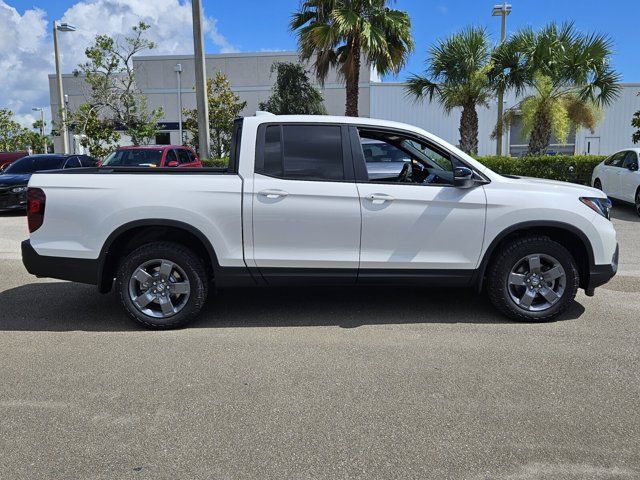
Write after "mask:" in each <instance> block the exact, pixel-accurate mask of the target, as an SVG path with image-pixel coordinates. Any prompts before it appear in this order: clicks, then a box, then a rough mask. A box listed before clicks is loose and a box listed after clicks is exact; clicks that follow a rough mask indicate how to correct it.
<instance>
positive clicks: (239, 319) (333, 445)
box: [0, 207, 640, 480]
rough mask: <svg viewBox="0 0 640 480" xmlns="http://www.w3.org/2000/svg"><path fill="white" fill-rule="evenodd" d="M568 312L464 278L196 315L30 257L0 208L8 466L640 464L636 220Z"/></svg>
mask: <svg viewBox="0 0 640 480" xmlns="http://www.w3.org/2000/svg"><path fill="white" fill-rule="evenodd" d="M614 217H615V218H614V220H613V221H614V223H615V225H616V227H617V229H618V235H619V241H620V245H621V258H620V271H619V274H618V276H617V277H616V278H614V280H613V281H612V282H611V283H609V284H608V285H606V286H605V287H603V288H600V289H598V290H597V292H596V296H595V297H593V298H588V297H586V296H585V295H584V294H583V293H582V292H581V293H580V294H579V296H578V298H577V302H576V303H575V304H574V305H573V307H572V308H571V309H570V310H569V312H568V313H566V314H565V315H564V316H563V317H562V318H561V319H560V320H559V321H556V322H553V323H547V324H518V323H512V322H510V321H507V320H505V319H504V318H503V317H501V316H499V315H498V314H497V313H496V312H495V311H494V310H493V308H492V307H491V306H490V305H489V304H488V302H487V301H486V300H484V299H483V298H482V297H478V296H476V295H475V294H473V293H472V292H465V291H462V292H461V291H425V290H421V289H416V288H397V289H375V290H342V289H323V290H315V289H314V290H305V291H294V290H253V291H248V290H243V291H226V292H219V293H218V294H217V295H216V296H215V297H213V298H211V299H210V300H209V302H208V304H207V306H206V307H205V310H204V312H203V316H202V318H201V319H200V320H199V321H198V322H196V323H195V324H193V325H192V326H190V327H189V328H186V329H184V330H179V331H169V332H153V331H145V330H141V329H139V328H137V327H136V326H135V325H134V324H132V323H130V322H129V321H128V320H127V319H126V318H125V316H124V314H123V313H122V312H121V310H120V307H119V305H118V304H117V302H116V299H115V297H114V296H113V295H106V296H103V295H100V294H98V293H97V292H96V291H95V289H94V288H93V287H90V286H84V285H77V284H72V283H66V282H58V281H54V280H48V279H36V278H33V277H31V276H30V275H28V274H27V273H26V271H25V270H24V268H23V266H22V263H21V261H20V255H19V241H20V240H22V239H23V238H26V236H27V229H26V219H25V217H24V216H20V215H18V216H16V215H1V214H0V478H1V479H35V478H47V479H49V478H51V479H63V478H64V479H71V478H82V479H89V478H91V479H116V478H117V479H120V478H134V479H137V478H140V479H160V478H187V479H200V478H202V479H204V478H215V479H236V478H259V479H284V478H291V479H303V478H310V479H322V478H363V479H364V478H382V479H391V478H434V479H444V478H448V479H518V480H520V479H554V480H555V479H591V478H594V479H600V478H602V479H608V478H621V479H627V478H640V342H639V340H640V333H639V330H640V329H639V326H640V218H638V217H637V216H635V213H634V212H633V210H632V209H631V208H626V207H616V208H615V209H614Z"/></svg>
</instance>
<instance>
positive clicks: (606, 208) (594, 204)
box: [580, 197, 611, 220]
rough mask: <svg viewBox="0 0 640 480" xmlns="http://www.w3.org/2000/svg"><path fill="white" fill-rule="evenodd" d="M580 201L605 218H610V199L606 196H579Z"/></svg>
mask: <svg viewBox="0 0 640 480" xmlns="http://www.w3.org/2000/svg"><path fill="white" fill-rule="evenodd" d="M580 201H581V202H582V203H584V204H585V205H586V206H587V207H589V208H590V209H591V210H593V211H594V212H596V213H599V214H600V215H602V216H603V217H604V218H606V219H607V220H611V200H609V199H608V198H595V197H580Z"/></svg>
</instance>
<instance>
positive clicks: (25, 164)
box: [5, 157, 34, 173]
mask: <svg viewBox="0 0 640 480" xmlns="http://www.w3.org/2000/svg"><path fill="white" fill-rule="evenodd" d="M33 172H34V167H33V160H32V159H31V158H29V157H25V158H21V159H20V160H16V161H15V162H13V163H12V164H11V165H9V166H8V167H7V168H6V169H5V173H33Z"/></svg>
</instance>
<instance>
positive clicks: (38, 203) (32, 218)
mask: <svg viewBox="0 0 640 480" xmlns="http://www.w3.org/2000/svg"><path fill="white" fill-rule="evenodd" d="M46 203H47V196H46V195H45V194H44V192H43V191H42V190H41V189H39V188H31V187H29V188H28V189H27V222H28V223H29V232H30V233H33V232H35V231H36V230H37V229H39V228H40V227H41V226H42V223H43V222H44V206H45V204H46Z"/></svg>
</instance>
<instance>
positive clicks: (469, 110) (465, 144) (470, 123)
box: [459, 103, 478, 155]
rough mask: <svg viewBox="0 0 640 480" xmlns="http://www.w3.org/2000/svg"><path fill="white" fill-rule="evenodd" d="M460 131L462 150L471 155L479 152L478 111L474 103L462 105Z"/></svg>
mask: <svg viewBox="0 0 640 480" xmlns="http://www.w3.org/2000/svg"><path fill="white" fill-rule="evenodd" d="M459 131H460V150H462V151H463V152H466V153H468V154H469V155H473V154H476V153H478V113H477V112H476V106H475V105H474V104H472V103H471V104H467V105H465V106H463V107H462V115H461V116H460V129H459Z"/></svg>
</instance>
